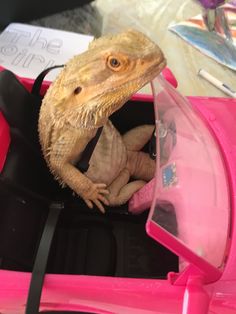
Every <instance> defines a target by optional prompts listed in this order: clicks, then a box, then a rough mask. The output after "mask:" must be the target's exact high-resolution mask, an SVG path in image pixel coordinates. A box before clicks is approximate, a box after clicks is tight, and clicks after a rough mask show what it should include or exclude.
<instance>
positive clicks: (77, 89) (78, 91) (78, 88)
mask: <svg viewBox="0 0 236 314" xmlns="http://www.w3.org/2000/svg"><path fill="white" fill-rule="evenodd" d="M81 91H82V87H80V86H78V87H76V89H75V90H74V94H75V95H78V94H79V93H80V92H81Z"/></svg>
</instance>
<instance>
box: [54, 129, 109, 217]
mask: <svg viewBox="0 0 236 314" xmlns="http://www.w3.org/2000/svg"><path fill="white" fill-rule="evenodd" d="M69 135H71V134H70V133H67V134H64V135H63V136H61V137H59V139H58V140H57V141H56V142H55V143H54V145H53V146H52V147H51V151H50V155H49V164H50V168H51V170H52V172H53V174H54V175H55V176H56V177H57V178H58V179H59V181H61V182H62V183H63V184H66V185H67V186H69V187H70V188H71V189H72V190H73V191H74V192H75V193H76V194H78V195H79V196H80V197H81V198H82V199H83V200H84V201H85V203H86V204H87V206H88V207H89V208H93V204H95V205H96V206H97V207H98V208H99V210H100V211H101V212H102V213H104V212H105V209H104V206H103V204H105V205H109V202H108V200H107V199H106V197H105V195H107V194H109V191H108V190H107V188H106V184H104V183H94V182H92V181H91V180H90V179H89V178H88V177H86V176H85V175H84V174H83V173H81V172H80V171H79V170H78V169H77V168H76V167H75V166H74V165H73V159H75V156H76V155H77V156H78V155H79V154H80V152H82V151H83V149H84V147H85V146H86V142H87V139H86V140H85V138H84V137H82V138H80V139H79V138H78V137H73V136H70V137H68V136H69ZM102 203H103V204H102Z"/></svg>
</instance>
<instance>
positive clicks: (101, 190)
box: [83, 183, 109, 214]
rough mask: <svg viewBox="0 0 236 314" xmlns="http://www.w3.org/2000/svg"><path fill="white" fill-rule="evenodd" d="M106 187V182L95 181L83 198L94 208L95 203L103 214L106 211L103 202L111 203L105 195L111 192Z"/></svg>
mask: <svg viewBox="0 0 236 314" xmlns="http://www.w3.org/2000/svg"><path fill="white" fill-rule="evenodd" d="M106 187H107V186H106V184H104V183H94V184H93V185H92V187H91V188H90V191H89V192H88V194H87V195H86V196H85V197H84V198H83V199H84V201H85V203H86V204H87V206H88V207H89V208H93V204H95V205H96V206H97V207H98V209H99V210H100V211H101V212H102V213H103V214H104V213H105V208H104V206H103V204H105V205H109V201H108V200H107V198H106V197H105V196H104V195H108V194H109V191H108V190H107V189H106Z"/></svg>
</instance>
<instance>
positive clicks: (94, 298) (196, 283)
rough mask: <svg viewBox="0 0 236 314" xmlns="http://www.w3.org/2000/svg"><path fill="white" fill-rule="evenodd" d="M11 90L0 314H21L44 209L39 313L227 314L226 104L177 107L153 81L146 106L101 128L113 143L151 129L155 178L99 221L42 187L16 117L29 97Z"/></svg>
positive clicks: (229, 118)
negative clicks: (51, 230) (47, 244)
mask: <svg viewBox="0 0 236 314" xmlns="http://www.w3.org/2000/svg"><path fill="white" fill-rule="evenodd" d="M1 74H2V73H1ZM9 76H12V74H9V73H5V74H4V75H2V76H1V80H5V81H6V80H8V79H9ZM1 80H0V85H1ZM11 80H12V81H11V82H13V81H14V83H12V85H11V86H8V84H6V85H4V86H5V87H4V88H6V86H8V87H7V88H10V90H11V91H12V92H10V94H11V95H13V94H14V93H15V94H14V95H13V96H14V97H13V96H12V99H10V98H8V99H7V100H6V99H4V95H5V94H4V91H2V90H1V91H0V92H2V94H1V98H0V110H1V113H0V143H1V146H0V171H1V175H0V197H1V204H0V257H1V270H0V282H1V284H0V313H2V314H21V313H22V314H23V313H25V307H26V302H27V296H28V291H29V286H30V280H31V271H32V267H33V263H34V259H35V255H36V252H37V249H38V245H39V241H40V237H41V235H42V232H43V228H44V224H45V220H46V217H47V214H48V206H47V204H48V203H47V202H46V201H45V199H47V200H48V199H51V200H55V199H56V200H57V201H58V199H59V200H60V202H63V204H64V206H65V209H64V211H63V212H62V214H61V217H60V221H59V222H58V227H57V230H56V234H55V236H54V240H53V244H52V249H51V254H50V257H49V262H48V268H47V275H46V276H45V279H44V285H43V291H42V296H41V302H40V313H41V312H42V313H47V312H48V313H49V312H50V313H63V311H64V313H65V311H71V312H72V313H100V314H108V313H122V314H125V313H129V314H132V313H135V314H139V313H140V314H141V313H142V314H148V313H150V314H151V313H160V314H164V313H168V314H172V313H173V314H177V313H182V314H190V313H191V314H195V313H196V314H197V313H198V314H200V313H202V314H206V313H212V314H222V313H224V314H233V313H236V268H235V265H236V232H235V219H236V218H235V209H236V208H235V206H236V203H235V195H236V192H235V191H236V163H235V160H236V137H235V134H236V101H234V100H232V99H224V98H222V99H221V98H207V97H188V101H187V100H186V99H184V98H183V97H182V96H181V95H179V93H178V92H177V91H176V90H175V89H174V88H173V87H171V86H170V84H168V83H167V82H166V81H165V80H164V79H163V78H162V77H159V78H157V79H155V80H154V82H153V83H152V88H153V95H154V96H153V97H154V98H150V97H144V96H142V97H138V96H135V97H134V98H133V100H132V101H130V102H128V103H127V105H125V106H124V107H123V108H122V109H121V111H120V112H119V113H117V114H115V115H114V116H113V117H112V121H113V123H114V124H115V125H116V126H117V128H118V129H119V130H120V132H121V133H122V132H124V131H126V130H127V128H131V127H133V126H135V125H137V124H142V123H155V124H156V146H157V158H156V160H157V167H156V168H157V170H156V176H155V178H154V179H153V180H152V181H151V182H150V183H148V184H147V186H145V187H144V188H143V189H142V190H140V191H139V192H138V193H137V194H136V195H134V196H133V198H132V199H131V200H130V203H129V206H128V205H126V206H124V207H120V208H114V209H108V210H107V214H106V215H104V216H103V215H101V214H99V213H98V212H96V211H91V210H88V209H87V208H85V206H84V205H83V203H82V202H81V201H80V200H78V199H77V198H76V197H75V196H73V195H72V194H71V193H70V191H67V190H65V191H61V190H60V188H59V187H58V186H57V183H56V182H54V181H53V180H52V179H51V177H49V175H48V173H47V168H46V166H45V165H44V162H43V161H42V160H41V159H42V158H41V157H40V154H39V151H36V150H37V149H38V148H36V146H37V144H35V143H33V141H36V140H35V138H36V135H35V134H33V133H34V131H33V129H32V128H36V126H37V124H36V121H37V119H36V117H37V112H38V109H35V110H34V109H33V110H32V112H33V114H35V116H34V117H32V120H31V117H30V114H29V115H28V116H27V114H28V113H29V112H30V110H31V109H32V108H31V109H30V110H28V109H27V110H28V111H27V113H25V112H24V114H21V112H22V111H24V107H23V106H32V104H31V103H30V101H29V102H26V98H27V97H29V99H30V96H27V97H26V95H28V94H27V91H26V90H25V89H24V88H23V87H22V86H19V82H17V80H16V79H11ZM22 83H23V85H25V86H27V87H29V86H30V85H31V83H29V82H28V81H27V80H24V79H23V80H22ZM27 99H28V98H27ZM153 99H154V107H155V115H154V111H153ZM35 105H38V104H35ZM7 106H9V107H7ZM16 114H19V115H17V116H16ZM24 120H25V121H24ZM30 130H32V132H30ZM36 133H37V132H36ZM31 141H32V143H31ZM58 195H59V196H60V197H59V198H58ZM148 207H151V208H150V211H149V213H148V211H147V210H145V209H147V208H148ZM127 209H129V211H128V210H127ZM137 213H138V215H135V214H137ZM145 228H146V231H145ZM146 232H147V234H148V235H149V236H151V237H152V238H153V239H154V240H153V239H151V238H149V236H148V235H147V234H146Z"/></svg>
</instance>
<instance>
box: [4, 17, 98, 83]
mask: <svg viewBox="0 0 236 314" xmlns="http://www.w3.org/2000/svg"><path fill="white" fill-rule="evenodd" d="M92 40H93V37H92V36H87V35H81V34H76V33H72V32H66V31H61V30H55V29H49V28H44V27H41V26H40V27H38V26H32V25H28V24H19V23H12V24H9V25H8V26H7V28H5V30H4V31H3V32H2V33H1V34H0V65H1V66H3V67H4V68H7V69H9V70H11V71H12V72H14V73H15V74H17V75H19V76H21V77H27V78H33V79H34V78H35V77H37V75H38V74H39V73H40V72H41V71H43V70H44V69H46V68H48V67H49V66H52V65H59V64H64V63H65V62H66V61H68V59H70V58H71V57H72V56H74V55H76V54H79V53H81V52H83V51H85V50H86V49H87V47H88V44H89V42H91V41H92ZM58 71H60V70H54V71H52V72H51V73H49V74H48V76H47V77H46V79H47V80H49V81H50V80H53V79H54V78H55V76H56V75H57V73H58Z"/></svg>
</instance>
